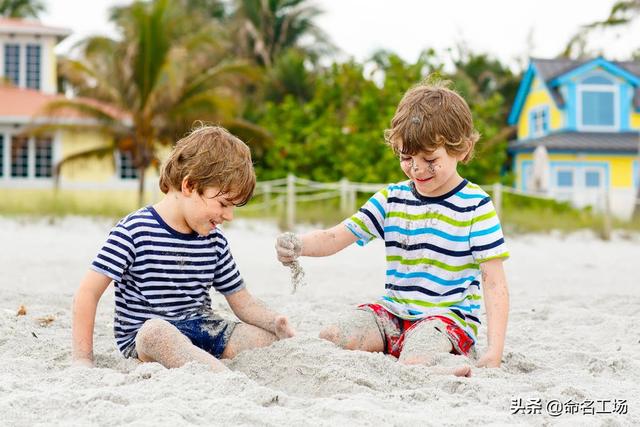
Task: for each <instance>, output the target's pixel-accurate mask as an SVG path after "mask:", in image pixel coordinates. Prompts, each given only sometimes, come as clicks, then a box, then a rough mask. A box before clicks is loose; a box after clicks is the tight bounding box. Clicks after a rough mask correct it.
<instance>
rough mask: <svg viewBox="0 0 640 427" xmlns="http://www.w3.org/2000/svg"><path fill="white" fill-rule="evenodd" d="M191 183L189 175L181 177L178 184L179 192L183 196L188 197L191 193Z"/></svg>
mask: <svg viewBox="0 0 640 427" xmlns="http://www.w3.org/2000/svg"><path fill="white" fill-rule="evenodd" d="M193 187H194V186H193V183H192V182H191V181H190V180H189V176H185V177H184V178H183V179H182V184H181V185H180V192H181V193H182V195H183V196H186V197H189V196H190V195H191V193H193Z"/></svg>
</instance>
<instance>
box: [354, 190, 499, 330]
mask: <svg viewBox="0 0 640 427" xmlns="http://www.w3.org/2000/svg"><path fill="white" fill-rule="evenodd" d="M344 224H345V225H346V226H347V228H349V230H351V232H353V233H354V234H355V235H356V237H358V242H357V243H358V244H359V245H364V244H366V243H368V242H369V241H371V240H373V239H375V238H381V239H384V242H385V247H386V256H387V272H386V281H385V288H386V293H385V294H384V295H383V296H382V297H381V298H380V301H379V302H380V303H381V304H382V305H383V306H384V307H385V308H387V309H388V310H389V311H390V312H392V313H394V314H395V315H397V316H398V317H400V318H403V319H409V320H417V319H421V318H424V317H427V316H433V315H440V316H445V317H448V318H450V319H451V320H453V321H455V322H456V323H457V324H458V325H459V326H460V327H461V328H463V329H464V330H465V331H466V332H467V333H468V334H469V336H470V337H471V338H472V339H473V340H474V342H476V337H477V334H478V327H479V325H480V316H479V313H480V302H481V298H482V297H481V293H480V276H481V274H480V266H479V264H480V263H482V262H484V261H488V260H490V259H494V258H508V257H509V253H508V251H507V248H506V245H505V243H504V238H503V235H502V229H501V227H500V221H499V219H498V216H497V215H496V211H495V209H494V207H493V204H492V203H491V198H490V197H489V196H488V195H487V193H485V192H484V191H483V190H482V189H481V188H480V187H479V186H477V185H475V184H472V183H470V182H468V181H467V180H463V181H462V182H461V183H460V184H459V185H458V186H457V187H456V188H454V189H453V190H451V191H450V192H448V193H447V194H444V195H442V196H439V197H425V196H423V195H421V194H420V193H418V192H417V190H416V188H415V186H414V185H413V183H412V182H411V181H404V182H401V183H398V184H392V185H389V186H387V187H386V188H384V189H382V190H380V191H379V192H377V193H376V194H375V195H374V196H373V197H371V198H370V199H369V201H367V203H365V204H364V206H363V207H362V208H361V209H360V210H359V211H358V212H357V213H356V214H355V215H353V216H352V217H351V218H348V219H347V220H345V221H344Z"/></svg>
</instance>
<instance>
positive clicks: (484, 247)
mask: <svg viewBox="0 0 640 427" xmlns="http://www.w3.org/2000/svg"><path fill="white" fill-rule="evenodd" d="M502 244H504V239H498V240H496V241H495V242H493V243H488V244H486V245H481V246H471V252H480V251H486V250H489V249H493V248H496V247H498V246H500V245H502Z"/></svg>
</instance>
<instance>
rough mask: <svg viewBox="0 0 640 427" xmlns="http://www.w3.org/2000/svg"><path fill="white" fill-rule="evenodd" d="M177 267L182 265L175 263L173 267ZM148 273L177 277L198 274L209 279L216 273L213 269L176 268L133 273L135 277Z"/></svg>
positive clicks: (148, 269) (152, 269)
mask: <svg viewBox="0 0 640 427" xmlns="http://www.w3.org/2000/svg"><path fill="white" fill-rule="evenodd" d="M179 266H182V264H178V263H176V265H175V267H179ZM210 266H211V265H210ZM211 267H212V266H211ZM150 273H161V274H175V275H177V276H193V275H195V274H198V275H203V274H208V275H210V276H211V277H213V276H214V275H215V273H216V270H215V269H207V270H205V269H194V270H185V269H183V268H177V269H171V268H145V269H144V270H136V271H135V274H136V275H143V274H150Z"/></svg>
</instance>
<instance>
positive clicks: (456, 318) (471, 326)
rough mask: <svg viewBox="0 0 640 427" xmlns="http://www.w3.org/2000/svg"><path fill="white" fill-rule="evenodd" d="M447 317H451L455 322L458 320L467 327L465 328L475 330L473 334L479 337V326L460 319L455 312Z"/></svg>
mask: <svg viewBox="0 0 640 427" xmlns="http://www.w3.org/2000/svg"><path fill="white" fill-rule="evenodd" d="M445 316H451V317H453V318H454V320H456V321H457V322H458V324H460V325H462V326H465V327H469V328H471V330H473V334H474V335H475V336H478V326H477V325H476V324H474V323H468V322H466V321H465V320H463V319H462V318H460V316H458V315H457V314H455V313H454V312H449V313H447V314H445Z"/></svg>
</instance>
